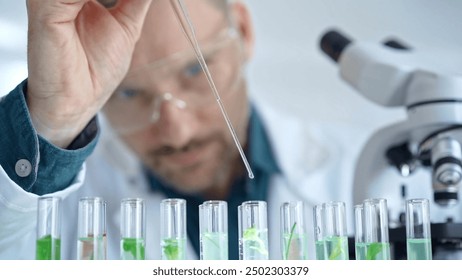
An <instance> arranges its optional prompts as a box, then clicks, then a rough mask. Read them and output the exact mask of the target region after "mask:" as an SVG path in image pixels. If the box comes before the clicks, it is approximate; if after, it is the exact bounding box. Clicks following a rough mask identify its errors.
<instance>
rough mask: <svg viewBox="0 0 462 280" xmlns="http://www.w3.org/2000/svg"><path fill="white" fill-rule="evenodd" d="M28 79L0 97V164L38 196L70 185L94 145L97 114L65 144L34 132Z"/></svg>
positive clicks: (96, 130)
mask: <svg viewBox="0 0 462 280" xmlns="http://www.w3.org/2000/svg"><path fill="white" fill-rule="evenodd" d="M26 93H27V80H25V81H23V82H22V83H21V84H19V85H18V86H17V87H16V88H15V89H14V90H12V91H11V92H10V93H9V94H8V95H6V96H4V97H3V98H2V99H0V165H1V166H2V168H3V169H4V170H5V172H6V173H7V174H8V176H9V178H10V179H11V180H13V181H14V182H15V183H16V184H18V185H19V186H21V187H22V188H23V189H24V190H25V191H27V192H31V193H34V194H37V195H44V194H48V193H53V192H56V191H59V190H62V189H65V188H66V187H67V186H69V185H70V184H71V183H72V181H73V179H74V178H75V176H76V175H77V172H78V171H79V169H80V167H81V166H82V164H83V162H84V161H85V159H86V158H87V157H88V156H89V155H90V154H91V152H92V151H93V150H94V148H95V146H96V142H97V139H98V136H99V129H98V125H97V120H96V117H95V118H93V119H92V120H91V121H90V122H89V124H88V125H87V127H86V128H85V129H84V130H83V131H82V133H81V134H80V135H79V136H77V137H76V139H75V140H74V141H73V142H72V143H71V144H70V145H69V146H68V147H67V149H62V148H59V147H57V146H55V145H53V144H52V143H50V142H48V141H47V140H46V139H45V138H43V137H41V136H40V135H38V134H37V132H36V131H35V129H34V126H33V125H32V121H31V118H30V115H29V110H28V108H27V104H26Z"/></svg>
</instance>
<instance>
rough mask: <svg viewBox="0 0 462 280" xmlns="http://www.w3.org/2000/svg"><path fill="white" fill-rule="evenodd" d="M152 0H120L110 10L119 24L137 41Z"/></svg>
mask: <svg viewBox="0 0 462 280" xmlns="http://www.w3.org/2000/svg"><path fill="white" fill-rule="evenodd" d="M108 2H111V1H108ZM151 2H152V0H119V1H118V2H117V5H116V6H115V7H114V8H113V9H111V10H110V12H111V13H112V15H113V16H114V18H115V19H116V20H117V21H118V22H119V24H120V25H121V26H123V27H124V28H125V30H126V32H127V33H128V34H127V35H128V36H130V37H131V38H133V39H134V40H135V41H136V40H138V37H139V35H140V33H141V28H142V25H143V23H144V19H145V17H146V14H147V11H148V9H149V6H150V5H151Z"/></svg>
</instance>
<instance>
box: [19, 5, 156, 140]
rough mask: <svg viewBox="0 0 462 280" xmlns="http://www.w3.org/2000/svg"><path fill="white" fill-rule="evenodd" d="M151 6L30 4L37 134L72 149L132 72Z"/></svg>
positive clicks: (30, 99)
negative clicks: (133, 61)
mask: <svg viewBox="0 0 462 280" xmlns="http://www.w3.org/2000/svg"><path fill="white" fill-rule="evenodd" d="M150 3H151V0H119V1H118V3H117V5H115V6H114V7H113V8H111V9H106V8H105V7H104V6H103V5H101V4H100V3H98V2H97V1H96V0H28V1H27V10H28V18H29V34H28V67H29V78H28V89H27V104H28V107H29V111H30V114H31V118H32V122H33V124H34V126H35V128H36V130H37V132H38V133H39V134H40V135H41V136H43V137H45V138H46V139H48V140H49V141H51V142H52V143H54V144H55V145H57V146H59V147H67V146H68V145H69V144H70V143H71V142H72V140H73V139H74V138H75V137H76V136H77V135H78V134H79V133H80V132H81V131H82V130H83V128H84V127H85V126H86V125H87V123H88V122H89V120H90V119H91V118H92V117H94V115H95V114H96V113H97V112H98V111H99V110H100V109H101V107H102V106H103V105H104V103H105V102H106V101H107V99H108V98H109V97H110V95H111V94H112V92H113V91H114V90H115V88H116V87H117V86H118V84H119V83H120V82H121V80H122V79H123V77H124V75H125V74H126V72H127V71H128V67H129V65H130V61H131V57H132V53H133V50H134V46H135V43H136V42H137V40H138V38H139V36H140V33H141V28H142V25H143V22H144V18H145V16H146V12H147V10H148V8H149V5H150Z"/></svg>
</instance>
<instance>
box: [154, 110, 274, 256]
mask: <svg viewBox="0 0 462 280" xmlns="http://www.w3.org/2000/svg"><path fill="white" fill-rule="evenodd" d="M246 154H248V155H250V156H249V164H250V166H251V168H252V172H253V173H254V179H249V178H248V177H247V176H242V177H239V178H236V180H235V181H234V182H233V184H232V187H231V192H230V194H229V196H228V197H227V198H226V201H227V203H228V244H229V245H228V253H229V259H231V260H236V259H239V250H238V226H237V225H238V223H237V220H238V213H237V207H238V206H239V205H241V204H242V202H244V201H248V200H263V201H266V199H267V198H268V186H269V183H270V178H271V176H272V175H273V174H276V173H279V172H280V169H279V167H278V165H277V163H276V160H275V157H274V153H273V151H272V148H271V144H270V142H269V139H268V136H267V134H266V131H265V128H264V126H263V123H262V121H261V119H260V116H259V115H258V113H257V111H256V110H255V108H253V107H252V109H251V115H250V125H249V145H248V150H247V153H246ZM146 173H147V174H148V178H149V182H150V184H151V187H152V189H153V191H158V192H162V193H163V194H164V195H166V196H167V197H169V198H183V199H185V200H186V211H187V215H186V219H187V226H186V228H187V233H188V238H189V240H190V242H191V244H192V245H193V247H194V250H195V252H196V254H197V255H198V256H199V254H200V243H199V205H200V204H202V203H203V202H204V201H205V200H206V199H205V198H204V197H202V196H199V195H184V194H181V193H178V192H176V191H175V190H174V189H173V188H171V187H169V186H168V185H167V184H165V183H164V182H162V181H161V180H159V179H158V178H156V176H155V175H154V174H152V173H151V172H149V171H147V172H146Z"/></svg>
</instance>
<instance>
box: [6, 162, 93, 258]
mask: <svg viewBox="0 0 462 280" xmlns="http://www.w3.org/2000/svg"><path fill="white" fill-rule="evenodd" d="M84 174H85V164H84V165H83V166H82V168H81V169H80V171H79V173H78V175H77V176H76V177H75V179H74V181H73V183H72V184H71V185H70V186H69V187H68V188H66V189H64V190H62V191H58V192H55V193H52V194H49V195H53V196H57V197H61V198H62V199H64V198H65V197H67V196H68V195H69V194H71V193H73V192H75V191H76V190H77V189H78V188H79V187H80V186H81V185H82V183H83V181H84ZM38 197H39V196H38V195H35V194H33V193H30V192H26V191H24V189H22V188H21V187H20V186H18V185H17V184H16V183H15V182H14V181H13V180H11V179H10V178H9V177H8V176H7V174H6V172H5V170H4V169H3V168H2V167H1V166H0V259H14V260H16V259H34V258H35V241H36V224H37V221H36V219H37V199H38Z"/></svg>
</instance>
